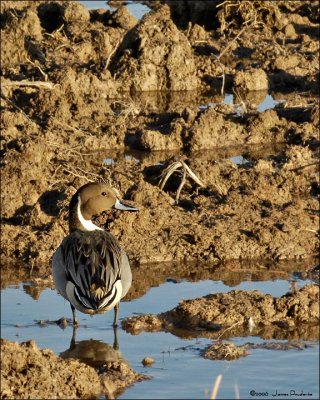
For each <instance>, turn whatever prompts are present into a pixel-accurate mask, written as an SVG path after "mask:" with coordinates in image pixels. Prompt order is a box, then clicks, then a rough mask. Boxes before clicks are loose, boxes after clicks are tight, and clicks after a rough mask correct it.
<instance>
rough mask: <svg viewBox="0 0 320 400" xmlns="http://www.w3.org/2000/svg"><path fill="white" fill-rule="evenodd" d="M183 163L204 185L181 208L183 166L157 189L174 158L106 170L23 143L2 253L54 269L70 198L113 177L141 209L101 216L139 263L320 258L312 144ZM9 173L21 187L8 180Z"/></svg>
mask: <svg viewBox="0 0 320 400" xmlns="http://www.w3.org/2000/svg"><path fill="white" fill-rule="evenodd" d="M185 160H186V162H187V163H188V164H189V166H190V168H191V169H192V171H193V172H194V173H196V174H197V176H198V177H199V178H200V179H201V181H202V182H203V185H204V187H203V188H201V187H198V186H197V185H196V184H195V183H194V182H192V180H190V179H189V178H188V179H187V180H186V184H185V185H184V187H183V189H182V191H181V194H180V198H179V202H178V204H177V205H175V204H174V199H175V197H176V193H177V189H178V186H179V185H180V183H181V176H180V175H179V171H177V172H176V173H174V174H173V175H172V176H171V177H170V178H169V180H168V182H167V184H166V185H165V187H164V189H163V190H162V189H160V187H159V186H158V184H159V181H160V177H161V173H162V172H163V170H164V169H165V167H166V166H167V165H170V163H171V162H172V161H174V160H172V159H169V160H163V161H164V162H163V164H162V165H150V164H149V162H148V161H146V162H145V163H144V162H143V161H142V162H141V163H140V162H138V163H137V162H135V161H134V160H133V159H126V158H124V159H123V160H122V161H121V162H117V163H115V164H113V165H110V166H105V165H103V160H102V162H101V161H99V160H97V158H96V157H95V156H94V155H92V156H90V155H88V156H83V157H79V156H78V154H77V152H76V151H73V152H71V151H70V153H68V152H66V153H65V154H63V155H62V154H60V149H59V148H56V147H53V146H52V147H51V146H50V144H49V146H48V142H45V141H44V140H42V139H40V140H39V139H38V140H37V142H34V143H33V144H31V143H28V144H26V145H25V147H24V151H23V152H22V153H20V157H19V162H17V159H16V155H15V154H14V153H12V154H7V155H6V165H5V166H4V168H3V172H2V184H3V188H2V196H3V203H2V213H3V221H4V225H3V236H2V244H3V255H4V256H5V257H7V258H8V259H9V260H10V259H11V260H12V259H13V260H14V259H15V260H20V261H23V262H24V263H27V264H29V265H30V267H32V266H34V267H35V268H36V270H38V271H40V272H41V273H43V274H45V273H48V272H49V268H50V258H51V256H52V254H53V252H54V250H55V249H56V248H57V246H58V245H59V244H60V242H61V240H62V238H63V237H64V236H65V235H66V233H67V217H68V216H67V207H68V203H69V199H70V198H71V196H72V194H73V193H74V191H75V190H76V188H77V187H79V186H81V185H82V184H84V183H86V182H87V179H94V180H97V179H105V180H107V181H108V180H109V181H110V182H112V184H113V185H116V186H118V188H119V189H120V191H121V192H122V193H123V196H124V198H125V199H127V200H130V201H132V203H133V204H135V205H136V206H137V207H139V209H140V212H139V213H136V214H126V213H120V212H119V213H117V212H115V211H111V212H110V213H109V214H108V215H105V216H100V217H99V218H98V219H97V220H96V222H97V223H98V224H100V225H101V226H102V227H106V228H107V229H110V230H111V232H113V234H114V235H115V236H116V237H117V238H118V239H119V240H120V242H121V243H122V245H123V246H124V247H125V248H126V250H127V251H128V253H129V256H130V258H131V260H132V261H135V262H136V263H137V264H145V263H148V262H163V261H173V260H175V261H182V260H189V261H190V260H202V261H209V262H219V261H226V260H231V259H240V258H241V259H257V258H260V257H267V258H270V259H275V260H277V259H278V260H279V259H280V260H281V259H301V258H308V257H309V256H311V255H313V254H316V252H317V249H318V236H317V230H318V222H317V218H316V210H317V209H318V201H317V198H316V194H317V190H318V189H317V188H318V178H319V175H318V172H317V167H318V163H317V159H316V158H315V155H314V153H313V152H312V151H311V150H309V149H308V148H306V147H303V146H288V147H287V149H286V150H285V152H284V154H283V157H281V158H280V159H279V158H278V159H277V158H274V159H259V160H253V161H252V162H249V163H246V164H244V165H236V164H234V163H233V162H232V161H229V160H226V161H220V162H215V161H210V160H206V159H201V158H200V157H199V156H195V157H189V158H187V159H185ZM13 165H15V168H14V169H12V166H13ZM44 165H45V166H46V167H45V168H46V169H45V172H44V170H43V168H44ZM87 177H88V178H87ZM12 179H14V180H15V182H16V185H17V186H11V185H9V181H12ZM6 182H7V184H5V183H6ZM133 236H134V240H132V237H133ZM49 238H50V240H49ZM146 238H148V240H147V242H146ZM146 243H147V246H146Z"/></svg>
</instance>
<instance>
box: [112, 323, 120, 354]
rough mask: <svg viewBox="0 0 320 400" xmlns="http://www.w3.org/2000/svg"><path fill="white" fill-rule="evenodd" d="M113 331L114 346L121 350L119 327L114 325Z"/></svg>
mask: <svg viewBox="0 0 320 400" xmlns="http://www.w3.org/2000/svg"><path fill="white" fill-rule="evenodd" d="M113 333H114V341H113V348H114V349H115V350H119V342H118V327H117V326H113Z"/></svg>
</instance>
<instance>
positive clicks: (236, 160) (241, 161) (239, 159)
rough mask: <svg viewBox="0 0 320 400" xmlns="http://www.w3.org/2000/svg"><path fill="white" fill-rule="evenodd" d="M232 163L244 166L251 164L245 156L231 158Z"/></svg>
mask: <svg viewBox="0 0 320 400" xmlns="http://www.w3.org/2000/svg"><path fill="white" fill-rule="evenodd" d="M230 161H232V162H234V163H235V164H236V165H243V164H247V163H248V162H250V161H249V160H247V159H246V158H244V157H243V156H235V157H230Z"/></svg>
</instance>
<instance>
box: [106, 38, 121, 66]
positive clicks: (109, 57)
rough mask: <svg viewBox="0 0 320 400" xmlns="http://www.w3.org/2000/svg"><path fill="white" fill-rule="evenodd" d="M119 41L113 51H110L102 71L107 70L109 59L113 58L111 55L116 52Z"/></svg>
mask: <svg viewBox="0 0 320 400" xmlns="http://www.w3.org/2000/svg"><path fill="white" fill-rule="evenodd" d="M119 43H120V40H118V41H117V43H116V45H115V47H114V49H113V50H112V51H111V53H110V54H109V55H108V58H107V61H106V65H105V66H104V69H107V68H108V65H109V63H110V60H111V57H112V56H113V54H114V53H115V52H116V50H117V48H118V46H119Z"/></svg>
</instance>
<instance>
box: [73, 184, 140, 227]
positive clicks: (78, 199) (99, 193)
mask: <svg viewBox="0 0 320 400" xmlns="http://www.w3.org/2000/svg"><path fill="white" fill-rule="evenodd" d="M113 207H114V208H117V209H118V210H123V211H138V209H137V208H135V207H132V206H130V205H127V204H125V203H124V202H123V201H121V200H120V199H119V193H118V191H117V190H116V189H114V188H112V187H111V186H109V185H107V184H105V183H98V182H93V183H87V184H86V185H84V186H82V187H81V188H80V189H78V190H77V192H76V193H75V194H74V195H73V197H72V199H71V202H70V206H69V229H70V231H71V232H72V231H73V230H75V229H80V230H85V231H88V230H94V229H101V228H99V227H97V226H96V225H94V224H93V223H92V221H91V218H92V217H93V216H94V215H98V214H101V213H102V212H103V211H107V210H109V209H111V208H113Z"/></svg>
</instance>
